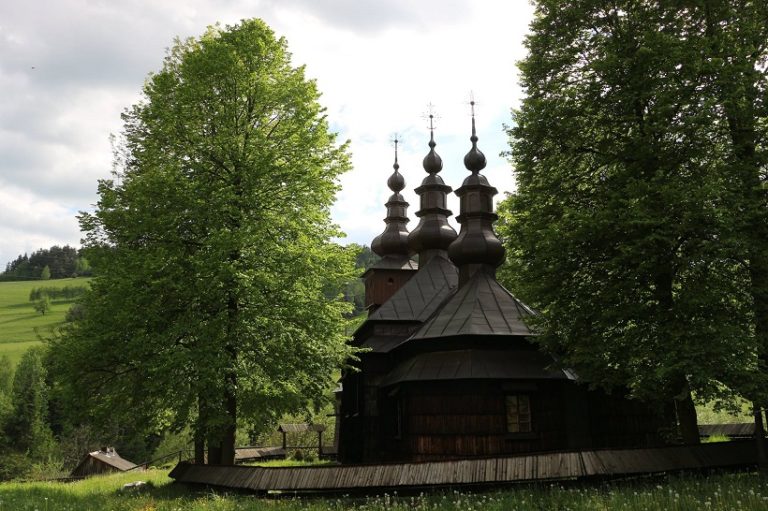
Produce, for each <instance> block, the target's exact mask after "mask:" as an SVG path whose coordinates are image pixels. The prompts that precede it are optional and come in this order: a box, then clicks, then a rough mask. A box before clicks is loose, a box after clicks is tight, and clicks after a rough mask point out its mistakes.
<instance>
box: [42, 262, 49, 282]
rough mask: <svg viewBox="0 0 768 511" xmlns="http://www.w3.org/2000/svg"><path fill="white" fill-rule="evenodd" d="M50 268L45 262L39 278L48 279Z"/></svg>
mask: <svg viewBox="0 0 768 511" xmlns="http://www.w3.org/2000/svg"><path fill="white" fill-rule="evenodd" d="M50 278H51V268H50V267H49V266H48V265H47V264H46V265H45V266H44V267H43V269H42V270H41V271H40V280H50Z"/></svg>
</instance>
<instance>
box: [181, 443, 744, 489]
mask: <svg viewBox="0 0 768 511" xmlns="http://www.w3.org/2000/svg"><path fill="white" fill-rule="evenodd" d="M756 463H757V459H756V454H755V449H754V443H753V442H752V441H735V442H723V443H713V444H702V445H698V446H677V447H662V448H652V449H611V450H587V451H575V452H559V453H544V454H531V455H524V456H511V457H500V458H484V459H468V460H454V461H435V462H420V463H393V464H383V465H334V466H318V467H244V466H211V465H194V464H190V463H186V462H183V463H179V464H178V465H177V466H176V467H175V468H174V469H173V470H172V471H171V473H170V477H172V478H174V479H175V480H176V481H178V482H183V483H192V484H206V485H211V486H222V487H226V488H232V489H238V490H249V491H254V492H267V491H296V492H323V491H339V490H346V491H349V490H356V489H381V490H384V489H396V488H409V487H410V488H418V487H430V486H443V485H477V484H502V483H511V482H525V481H537V480H557V479H575V478H580V477H590V476H620V475H634V474H644V473H656V472H667V471H674V470H692V469H705V468H719V467H735V466H750V465H754V464H756Z"/></svg>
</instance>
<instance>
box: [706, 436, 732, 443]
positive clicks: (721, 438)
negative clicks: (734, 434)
mask: <svg viewBox="0 0 768 511" xmlns="http://www.w3.org/2000/svg"><path fill="white" fill-rule="evenodd" d="M730 441H731V437H729V436H728V435H710V436H708V437H707V438H705V439H703V440H702V442H703V443H705V444H714V443H719V442H730Z"/></svg>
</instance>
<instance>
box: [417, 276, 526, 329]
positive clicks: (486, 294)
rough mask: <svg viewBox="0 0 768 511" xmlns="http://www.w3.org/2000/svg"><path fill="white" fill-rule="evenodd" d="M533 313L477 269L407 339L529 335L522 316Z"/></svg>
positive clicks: (490, 277)
mask: <svg viewBox="0 0 768 511" xmlns="http://www.w3.org/2000/svg"><path fill="white" fill-rule="evenodd" d="M417 275H418V274H417ZM412 280H413V279H412ZM533 314H534V311H533V309H531V308H530V307H528V306H527V305H525V304H524V303H523V302H521V301H520V300H518V299H517V298H515V297H514V295H512V293H510V292H509V291H507V290H506V289H505V288H504V286H502V285H501V284H499V282H498V281H497V280H496V279H495V278H494V276H493V275H491V274H490V273H486V272H484V271H478V272H476V273H475V274H474V275H473V276H472V278H470V280H469V281H468V282H467V283H466V284H465V285H463V286H462V287H461V288H459V289H458V290H457V291H456V293H455V294H454V295H453V296H452V297H450V298H449V299H448V301H447V302H445V305H443V306H442V307H440V310H439V311H438V312H437V314H435V315H434V316H433V317H432V318H430V319H429V321H427V322H426V323H424V325H423V326H422V327H421V328H419V329H418V330H417V331H416V333H414V334H413V335H412V336H411V337H410V338H409V339H408V340H409V341H410V340H413V339H429V338H435V337H450V336H457V335H511V336H530V335H534V334H533V332H532V331H531V330H530V328H528V326H527V325H526V323H525V318H527V317H529V316H532V315H533Z"/></svg>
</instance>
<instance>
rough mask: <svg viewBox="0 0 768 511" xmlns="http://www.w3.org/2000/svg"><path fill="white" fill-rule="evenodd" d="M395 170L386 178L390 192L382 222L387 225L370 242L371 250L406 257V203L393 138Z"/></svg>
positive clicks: (378, 253)
mask: <svg viewBox="0 0 768 511" xmlns="http://www.w3.org/2000/svg"><path fill="white" fill-rule="evenodd" d="M392 168H393V169H395V171H394V172H393V173H392V175H391V176H389V179H387V186H388V187H389V189H390V190H392V192H394V193H393V194H392V195H391V196H390V197H389V200H388V201H387V203H386V204H385V206H386V207H387V217H386V218H385V219H384V223H386V224H387V226H386V227H385V228H384V232H382V233H381V234H379V235H378V236H376V237H375V238H374V239H373V242H371V250H373V251H374V252H375V253H376V254H377V255H379V256H381V257H387V256H402V257H408V229H407V228H406V226H405V224H407V223H408V217H407V216H406V215H407V213H408V203H407V202H406V201H405V199H404V198H403V196H402V195H401V194H400V192H401V191H402V190H403V189H404V188H405V179H404V178H403V176H402V174H400V164H398V163H397V140H395V164H394V165H392Z"/></svg>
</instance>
